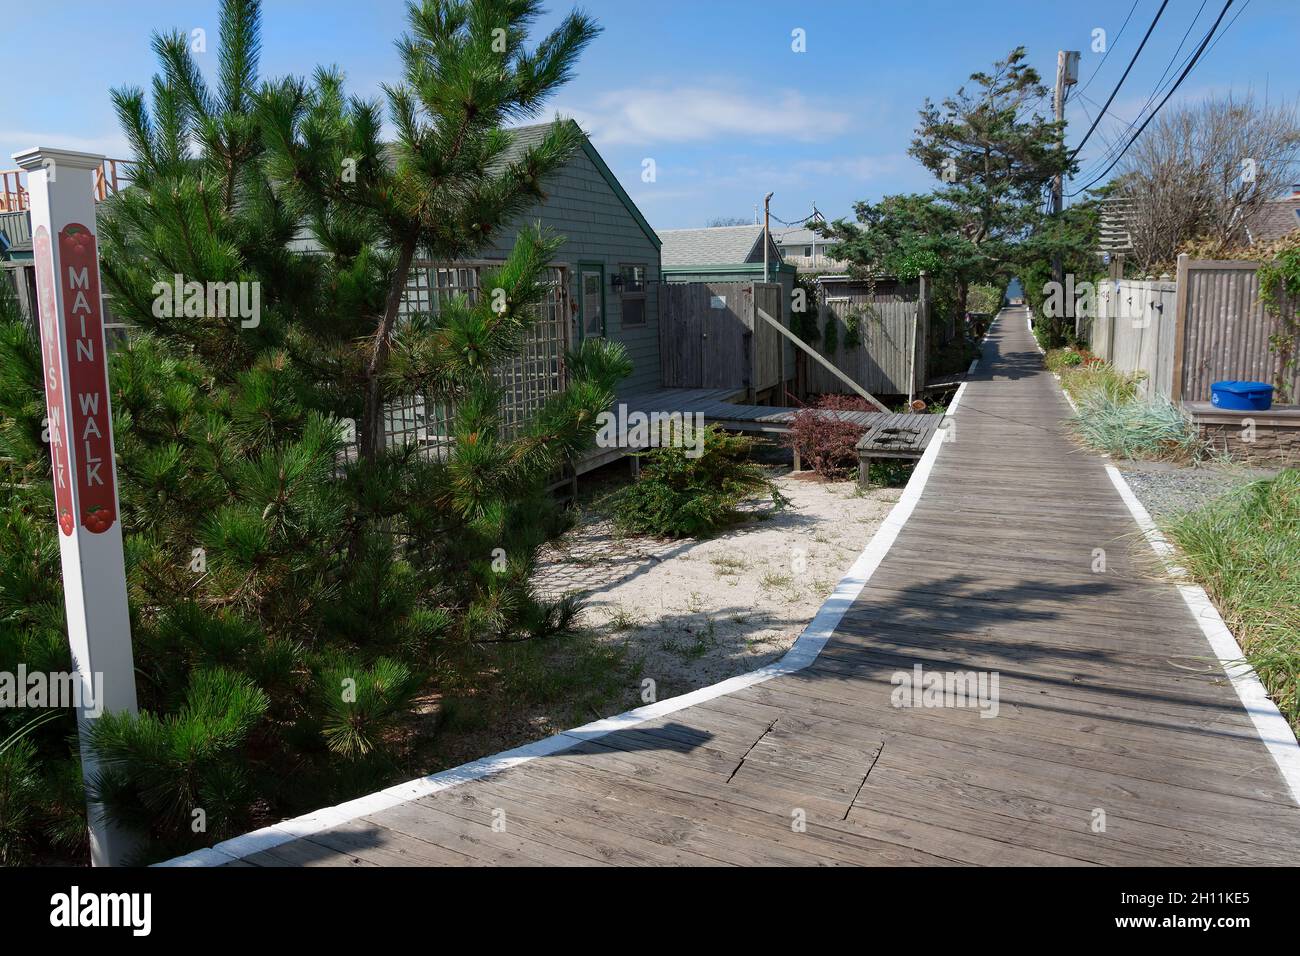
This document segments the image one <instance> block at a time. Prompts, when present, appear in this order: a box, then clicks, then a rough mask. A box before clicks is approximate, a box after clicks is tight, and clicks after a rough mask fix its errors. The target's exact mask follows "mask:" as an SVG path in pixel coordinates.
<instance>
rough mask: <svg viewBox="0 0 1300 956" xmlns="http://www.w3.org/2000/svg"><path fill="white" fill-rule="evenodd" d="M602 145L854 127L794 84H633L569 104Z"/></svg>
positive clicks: (816, 133)
mask: <svg viewBox="0 0 1300 956" xmlns="http://www.w3.org/2000/svg"><path fill="white" fill-rule="evenodd" d="M565 112H567V113H569V114H570V115H572V116H573V118H574V119H576V120H577V121H578V122H579V124H580V125H581V126H582V127H583V129H585V130H587V132H588V133H590V134H591V137H592V139H593V140H595V141H596V143H597V145H618V144H622V143H660V142H666V143H687V142H701V141H706V140H715V139H723V138H731V139H734V138H736V137H741V138H752V139H771V138H785V139H792V140H799V141H803V142H811V141H814V140H820V139H827V138H829V137H832V136H836V135H838V134H840V133H843V132H844V131H845V130H847V129H848V127H849V123H850V119H851V117H850V115H849V114H848V113H847V112H843V111H841V110H836V109H831V108H828V107H825V106H819V105H817V104H816V103H814V102H812V101H810V100H809V99H808V98H807V97H805V96H803V95H802V94H800V93H796V92H794V91H791V90H785V91H778V92H775V93H770V94H765V95H763V96H751V95H748V94H745V93H741V92H737V91H734V90H729V89H725V88H721V87H709V86H678V87H671V88H662V89H644V88H638V87H632V88H628V89H622V90H612V91H610V92H608V93H602V94H601V95H600V96H599V97H597V99H596V101H595V102H594V103H593V104H591V105H589V106H586V107H583V108H573V109H569V110H566V111H565Z"/></svg>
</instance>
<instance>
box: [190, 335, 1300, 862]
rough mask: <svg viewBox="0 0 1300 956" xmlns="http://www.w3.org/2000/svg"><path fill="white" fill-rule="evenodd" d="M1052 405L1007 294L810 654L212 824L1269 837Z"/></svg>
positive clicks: (978, 836)
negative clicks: (990, 700)
mask: <svg viewBox="0 0 1300 956" xmlns="http://www.w3.org/2000/svg"><path fill="white" fill-rule="evenodd" d="M1067 414H1068V409H1067V407H1066V404H1065V401H1064V399H1063V398H1062V396H1061V393H1060V391H1059V388H1058V386H1057V384H1056V383H1055V381H1054V380H1053V378H1052V376H1050V375H1049V374H1047V373H1045V372H1043V371H1042V370H1041V363H1040V359H1039V356H1038V353H1037V352H1036V350H1035V347H1034V344H1033V341H1032V339H1031V337H1030V336H1029V334H1028V332H1027V331H1026V329H1025V324H1024V313H1023V312H1021V311H1017V310H1012V311H1010V312H1006V313H1003V316H1002V317H1001V319H1000V320H999V322H998V323H997V324H996V326H995V328H994V329H993V331H992V333H991V335H990V338H989V340H988V342H987V344H986V347H985V358H984V360H983V361H982V362H981V364H980V367H979V369H978V370H977V371H976V373H975V374H974V375H973V377H972V379H971V381H970V382H969V384H968V386H967V389H966V392H965V394H964V396H963V398H962V401H961V405H960V407H959V410H958V411H957V413H956V415H955V420H956V423H957V426H958V427H957V430H956V435H955V438H954V437H953V436H946V437H945V439H944V441H943V443H942V444H941V445H940V447H939V449H938V454H937V458H936V460H935V464H934V468H933V471H932V472H931V473H930V476H929V480H928V483H927V484H926V486H925V490H924V493H923V495H922V496H921V499H920V501H919V503H918V504H917V505H916V507H915V509H914V510H913V512H912V513H911V516H910V518H909V519H908V520H907V522H906V524H905V525H904V526H903V528H902V530H901V531H900V532H899V534H898V537H897V539H896V540H895V541H894V543H893V545H892V547H891V548H890V550H889V551H888V553H887V554H886V556H885V557H884V560H883V561H882V563H881V564H880V565H879V566H878V567H877V568H876V570H875V572H874V573H873V574H872V575H871V576H870V578H869V580H868V581H867V583H866V586H865V587H864V588H863V589H862V592H861V595H860V596H859V597H858V599H857V600H856V601H855V602H854V603H853V604H852V606H851V607H850V608H849V609H848V610H847V612H846V613H845V616H844V617H843V619H842V620H841V622H840V624H839V626H838V628H837V629H836V630H835V633H834V634H833V635H832V637H831V639H830V641H829V642H828V643H827V645H826V646H825V648H824V649H823V650H822V651H821V653H820V655H818V656H817V657H816V659H815V660H814V661H813V662H812V663H811V665H810V666H808V667H806V668H804V669H802V670H798V671H796V672H794V673H788V674H785V675H784V676H778V677H775V678H773V679H771V680H768V681H765V682H763V683H756V684H752V685H750V686H746V687H743V688H742V689H739V690H736V691H734V692H732V693H727V694H723V695H722V696H718V697H716V698H714V699H712V700H708V701H707V702H704V703H699V704H697V705H695V706H691V707H688V708H686V709H683V710H678V711H676V712H675V713H671V714H667V715H665V716H663V717H660V718H658V719H653V720H650V721H647V722H645V723H641V724H637V725H635V726H631V727H628V728H627V729H623V730H618V731H616V732H614V733H611V734H608V735H606V736H602V737H599V738H598V739H593V740H587V741H584V742H580V743H577V744H576V745H574V746H572V747H570V748H568V749H564V750H558V751H557V752H552V753H549V754H546V755H542V756H537V757H536V758H535V759H531V760H528V761H527V762H523V763H520V764H518V765H517V766H512V767H510V768H509V769H506V770H504V771H502V772H499V773H495V774H493V775H491V776H489V777H486V778H483V779H471V780H469V781H468V782H465V783H461V784H459V785H457V786H454V787H450V788H448V789H443V790H440V791H439V792H435V793H431V794H428V795H424V796H418V797H417V798H415V799H410V800H406V801H404V802H400V803H396V805H388V806H386V807H380V804H376V806H377V807H380V808H378V809H376V810H375V811H374V812H369V813H364V814H362V815H360V816H355V818H353V819H348V820H342V819H340V820H338V822H337V823H336V824H335V825H332V826H329V827H327V828H325V829H322V830H319V832H314V833H310V835H308V836H305V837H303V838H301V839H294V840H291V841H289V842H283V843H281V844H280V845H278V846H275V847H272V848H269V849H266V848H263V847H264V845H263V844H259V843H258V841H257V840H255V839H252V840H250V839H249V838H241V841H242V842H240V843H234V844H227V845H226V846H225V847H223V849H224V850H228V851H229V852H231V853H234V854H235V855H237V856H241V857H242V859H240V860H238V861H237V862H236V863H234V864H233V865H264V866H279V865H327V866H374V865H388V864H397V865H425V864H431V865H443V864H452V865H491V864H529V865H535V864H565V865H569V864H572V865H591V866H604V865H610V864H699V865H728V864H829V865H841V864H897V865H926V864H938V865H979V864H994V865H1006V864H1048V865H1056V864H1079V865H1094V864H1102V865H1106V864H1110V865H1180V864H1219V865H1222V864H1247V863H1252V864H1291V865H1294V864H1295V862H1296V861H1297V859H1300V809H1298V808H1297V806H1296V804H1295V802H1294V799H1293V797H1292V795H1291V791H1290V790H1289V788H1288V785H1287V783H1286V782H1285V780H1284V779H1283V777H1282V775H1281V773H1280V772H1279V770H1278V767H1277V764H1276V763H1275V761H1274V759H1273V757H1272V755H1271V754H1270V753H1269V752H1268V750H1267V749H1266V748H1265V746H1264V744H1263V743H1262V742H1261V739H1260V736H1259V733H1258V732H1257V730H1256V728H1255V726H1254V724H1253V723H1252V721H1251V719H1250V717H1249V716H1248V715H1247V713H1246V712H1245V710H1244V709H1243V707H1242V705H1241V703H1240V701H1239V699H1238V697H1237V694H1236V692H1235V690H1234V689H1233V687H1232V686H1231V685H1230V683H1229V682H1228V681H1227V680H1226V679H1225V677H1224V673H1223V671H1222V669H1221V667H1220V666H1219V664H1218V663H1217V661H1216V658H1215V657H1214V655H1213V653H1212V651H1211V649H1210V647H1209V645H1208V643H1207V641H1206V639H1205V637H1204V636H1203V634H1202V631H1201V630H1200V628H1199V627H1198V625H1197V623H1196V622H1195V620H1194V619H1193V618H1192V615H1191V612H1190V611H1189V610H1188V608H1187V606H1186V604H1185V603H1184V602H1183V600H1182V599H1181V597H1180V595H1179V593H1178V591H1177V590H1176V589H1175V588H1174V587H1172V586H1171V585H1169V584H1166V583H1163V582H1161V581H1159V580H1158V579H1157V578H1156V576H1155V575H1154V574H1153V572H1152V567H1151V565H1152V555H1151V551H1150V549H1149V548H1148V547H1147V545H1146V544H1145V542H1144V541H1143V540H1142V538H1141V537H1140V536H1138V535H1137V534H1136V533H1135V532H1136V531H1137V528H1136V526H1135V524H1134V521H1133V519H1132V517H1131V516H1130V513H1129V512H1128V510H1127V509H1126V507H1125V505H1124V504H1123V502H1122V500H1121V498H1120V496H1119V495H1118V494H1117V492H1116V489H1115V487H1114V486H1113V485H1112V483H1111V481H1110V480H1109V478H1108V476H1107V473H1106V471H1105V469H1104V464H1103V462H1102V460H1101V459H1099V458H1097V457H1095V456H1093V455H1091V454H1087V453H1083V452H1080V451H1078V450H1077V449H1076V448H1075V447H1074V446H1073V445H1072V444H1071V443H1070V442H1069V441H1068V440H1067V438H1066V437H1065V435H1064V433H1063V431H1062V427H1061V421H1062V419H1064V418H1065V417H1066V415H1067ZM864 543H865V542H864ZM1097 548H1102V549H1104V550H1105V554H1106V563H1107V567H1106V571H1105V573H1102V574H1098V573H1093V571H1092V566H1093V562H1094V549H1097ZM825 570H826V571H827V572H828V573H830V571H829V569H825ZM840 570H841V569H835V571H834V572H833V573H834V574H838V573H840ZM917 666H919V667H921V668H922V669H923V672H924V673H926V674H937V673H952V672H967V671H974V672H980V673H984V674H986V675H987V674H990V673H991V672H996V673H997V675H998V678H999V695H998V707H997V715H996V716H995V717H982V716H981V714H980V711H979V710H978V709H977V708H972V707H953V706H947V707H896V706H892V704H891V693H892V692H894V691H895V689H896V688H895V685H894V681H895V680H896V678H897V675H908V674H913V673H915V672H914V668H915V667H917ZM649 676H653V675H649ZM388 803H390V804H391V803H392V801H391V800H390V801H388ZM311 829H312V828H311V827H310V826H308V827H306V828H305V829H300V830H294V831H293V832H295V833H299V832H306V831H309V830H311ZM251 836H256V835H251ZM250 850H260V852H252V853H251V855H246V856H245V855H244V854H245V853H248V852H249V851H250ZM204 860H205V861H207V862H216V861H217V860H218V858H217V857H215V856H208V857H205V858H204Z"/></svg>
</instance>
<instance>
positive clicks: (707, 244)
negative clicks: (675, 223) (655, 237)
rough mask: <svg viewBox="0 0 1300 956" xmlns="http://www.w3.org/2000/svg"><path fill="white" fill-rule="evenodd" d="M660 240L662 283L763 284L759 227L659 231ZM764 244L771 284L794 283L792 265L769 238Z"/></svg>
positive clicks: (760, 232)
mask: <svg viewBox="0 0 1300 956" xmlns="http://www.w3.org/2000/svg"><path fill="white" fill-rule="evenodd" d="M659 238H660V239H661V240H663V250H662V251H663V269H664V281H665V282H743V281H746V280H748V281H751V282H762V281H763V227H762V226H712V227H710V228H707V229H661V230H659ZM767 245H768V256H767V258H768V276H769V277H770V279H771V281H772V282H781V283H782V284H783V285H784V284H787V283H793V281H794V272H795V270H794V266H791V265H788V264H786V263H785V261H784V260H783V259H782V257H781V250H780V249H778V248H777V245H776V243H775V242H773V241H772V239H771V237H770V236H769V237H768V244H767ZM786 276H789V278H788V279H786V278H785V277H786Z"/></svg>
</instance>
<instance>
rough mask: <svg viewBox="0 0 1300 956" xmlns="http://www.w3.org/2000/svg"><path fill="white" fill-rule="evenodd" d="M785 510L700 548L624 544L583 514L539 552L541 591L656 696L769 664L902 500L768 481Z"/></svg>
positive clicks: (793, 480) (811, 483) (842, 486)
mask: <svg viewBox="0 0 1300 956" xmlns="http://www.w3.org/2000/svg"><path fill="white" fill-rule="evenodd" d="M777 484H778V486H779V487H780V489H781V492H782V493H783V494H784V495H786V496H787V497H788V498H789V499H790V504H789V505H788V506H787V507H786V508H785V509H784V510H783V511H779V512H774V511H773V510H772V509H771V507H770V505H764V506H763V507H760V508H756V509H755V516H754V518H753V519H751V520H749V521H746V522H745V523H743V524H741V525H738V526H736V527H735V528H733V529H730V530H728V531H726V532H724V533H722V534H720V535H719V536H717V537H715V538H712V539H709V540H706V541H692V540H683V541H664V540H655V539H648V538H630V537H629V538H621V537H619V536H618V535H617V534H616V532H615V531H614V529H613V527H612V525H611V523H610V522H609V521H608V520H607V519H604V518H602V517H601V516H599V515H597V514H593V513H591V512H587V513H586V514H585V515H584V518H583V520H582V521H581V523H580V524H579V525H578V526H577V527H576V528H574V529H573V530H572V531H570V532H568V533H567V534H565V535H564V536H563V537H562V538H560V539H559V540H558V541H557V542H556V544H555V545H554V546H552V547H551V548H550V549H549V550H547V551H546V552H544V553H543V555H542V560H541V561H540V562H539V568H538V583H539V585H540V586H541V588H542V589H544V590H547V591H552V592H564V591H577V592H579V593H580V594H582V596H583V597H584V599H585V601H586V607H587V609H586V611H585V612H584V616H583V619H582V623H583V624H584V625H585V626H586V627H587V628H589V629H591V630H592V631H593V632H594V633H595V634H596V635H597V638H598V639H599V640H601V641H605V642H611V643H614V644H616V645H619V646H622V647H624V648H625V649H626V651H627V658H628V660H629V661H631V662H637V661H640V662H641V677H642V678H643V679H644V678H650V679H652V680H654V681H655V685H656V686H655V697H656V699H663V698H665V697H669V696H673V695H675V694H680V693H683V692H685V691H688V690H691V689H694V688H697V687H702V686H705V685H707V684H712V683H714V682H716V681H720V680H723V679H725V678H727V677H731V676H733V675H736V674H741V673H744V672H746V671H750V670H753V669H754V668H756V667H761V666H763V665H764V664H767V663H769V662H771V661H774V660H776V659H777V658H779V657H780V656H781V655H782V654H784V653H785V651H786V650H787V649H788V648H789V647H790V645H791V644H793V643H794V641H795V639H796V638H797V637H798V636H799V634H800V632H801V631H802V630H803V628H804V627H805V626H806V625H807V624H808V622H809V621H811V620H812V618H813V616H814V615H815V614H816V613H817V610H818V608H819V607H821V604H822V602H823V601H824V600H825V598H826V597H827V595H829V594H830V592H831V591H832V590H834V588H835V585H836V584H837V583H838V582H839V579H840V577H841V576H842V575H843V574H844V572H845V571H846V570H848V568H849V566H850V565H851V564H852V563H853V561H854V559H856V557H857V556H858V554H859V552H861V550H862V548H863V547H864V546H865V545H866V543H867V541H868V540H869V539H870V538H871V535H872V534H873V533H874V532H875V530H876V528H877V526H878V525H879V524H880V522H881V521H882V520H883V519H884V517H885V515H886V514H888V513H889V510H890V508H891V507H893V504H894V502H896V501H897V500H898V498H899V495H900V494H901V493H902V490H901V489H899V488H879V487H876V488H872V489H871V490H869V491H867V492H864V493H861V494H859V493H858V491H857V487H856V485H855V484H854V483H853V482H834V483H824V482H821V481H819V480H818V479H816V478H815V477H814V476H812V475H811V474H810V473H807V472H805V473H802V474H801V475H799V476H798V477H795V476H791V475H787V476H785V477H782V478H779V479H777Z"/></svg>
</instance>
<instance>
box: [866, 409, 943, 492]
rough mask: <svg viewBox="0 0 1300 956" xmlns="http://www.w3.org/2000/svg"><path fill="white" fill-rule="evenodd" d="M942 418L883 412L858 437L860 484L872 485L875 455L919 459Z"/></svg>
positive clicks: (939, 416)
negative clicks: (872, 463)
mask: <svg viewBox="0 0 1300 956" xmlns="http://www.w3.org/2000/svg"><path fill="white" fill-rule="evenodd" d="M943 418H944V416H942V415H924V414H915V413H911V412H899V413H896V414H892V415H881V416H880V418H879V420H877V421H874V422H872V424H871V426H870V427H868V428H867V430H866V431H865V432H863V433H862V437H861V438H859V439H858V444H857V451H858V484H859V485H860V486H861V487H863V488H866V487H868V486H869V485H870V484H871V460H872V459H873V458H902V459H905V460H910V461H917V460H919V459H920V457H921V456H922V455H924V454H925V449H926V448H927V447H928V446H929V444H930V441H931V440H932V439H933V438H934V434H935V432H936V431H938V429H939V426H940V424H942V423H943Z"/></svg>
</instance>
